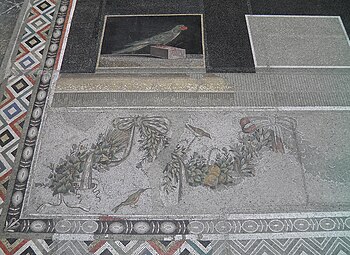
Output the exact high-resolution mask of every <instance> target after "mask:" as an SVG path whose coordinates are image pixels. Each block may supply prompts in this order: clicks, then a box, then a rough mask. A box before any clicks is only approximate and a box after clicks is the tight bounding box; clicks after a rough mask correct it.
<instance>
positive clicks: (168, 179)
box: [162, 128, 274, 194]
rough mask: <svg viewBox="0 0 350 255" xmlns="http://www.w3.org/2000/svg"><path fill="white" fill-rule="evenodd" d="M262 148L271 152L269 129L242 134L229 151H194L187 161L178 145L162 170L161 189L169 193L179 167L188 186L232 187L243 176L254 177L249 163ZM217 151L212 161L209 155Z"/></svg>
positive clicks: (184, 151)
mask: <svg viewBox="0 0 350 255" xmlns="http://www.w3.org/2000/svg"><path fill="white" fill-rule="evenodd" d="M263 148H268V149H270V150H274V132H273V131H272V130H270V129H266V130H265V129H263V128H260V129H256V130H255V131H254V132H251V133H243V134H242V135H241V136H240V137H239V140H238V143H237V144H234V145H232V146H230V147H229V148H225V147H224V148H222V149H221V150H220V149H217V148H214V149H212V150H211V151H210V153H209V155H208V157H204V156H203V155H199V154H198V153H197V152H194V153H193V155H192V156H191V157H190V158H189V160H188V161H187V162H184V160H185V157H186V150H187V148H185V147H184V146H180V145H178V147H177V148H176V149H175V150H174V152H173V153H172V155H171V161H170V162H169V163H168V164H167V165H166V167H165V169H164V171H163V174H164V175H163V183H162V188H163V190H164V191H166V192H167V194H168V193H169V192H172V191H174V190H175V188H176V187H177V185H178V183H179V175H180V173H181V165H182V166H183V167H184V168H185V170H186V179H187V182H188V184H189V185H190V186H194V187H197V186H208V187H210V188H213V189H214V188H217V187H219V186H222V185H224V186H227V185H235V184H238V183H240V182H241V181H242V180H243V178H245V177H252V176H254V175H255V169H254V164H253V160H254V159H255V158H257V157H258V156H259V153H260V152H261V151H262V149H263ZM215 150H216V151H217V153H216V157H215V159H213V160H211V154H212V153H213V152H214V151H215Z"/></svg>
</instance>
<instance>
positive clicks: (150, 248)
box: [0, 237, 350, 255]
mask: <svg viewBox="0 0 350 255" xmlns="http://www.w3.org/2000/svg"><path fill="white" fill-rule="evenodd" d="M0 251H2V252H3V254H6V255H7V254H13V255H27V254H56V255H61V254H67V253H68V254H75V255H86V254H95V255H102V254H103V255H175V254H176V255H189V254H191V255H209V254H211V255H231V254H236V255H254V254H289V255H296V254H298V255H299V254H332V255H341V254H349V253H350V239H349V238H348V237H340V238H339V237H322V238H285V239H254V240H248V241H247V240H239V239H238V240H225V241H196V240H186V241H183V240H181V241H157V240H148V241H136V240H134V241H119V240H115V241H111V240H108V241H107V240H97V241H54V240H52V239H36V240H21V239H3V240H0Z"/></svg>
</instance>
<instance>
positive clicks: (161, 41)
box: [113, 25, 188, 54]
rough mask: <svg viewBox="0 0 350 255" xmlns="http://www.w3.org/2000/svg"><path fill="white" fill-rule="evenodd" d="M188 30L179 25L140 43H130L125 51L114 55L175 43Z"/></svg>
mask: <svg viewBox="0 0 350 255" xmlns="http://www.w3.org/2000/svg"><path fill="white" fill-rule="evenodd" d="M187 29H188V27H186V26H184V25H177V26H175V27H173V28H172V29H171V30H169V31H166V32H163V33H160V34H157V35H154V36H152V37H149V38H146V39H143V40H140V41H135V42H132V43H128V44H126V45H125V46H126V48H125V49H122V50H119V51H116V52H113V53H117V54H126V53H132V52H135V51H138V50H141V49H143V48H145V47H147V46H150V45H166V44H168V43H170V42H171V41H173V40H174V39H175V38H176V37H178V36H179V35H180V33H181V32H182V31H185V30H187Z"/></svg>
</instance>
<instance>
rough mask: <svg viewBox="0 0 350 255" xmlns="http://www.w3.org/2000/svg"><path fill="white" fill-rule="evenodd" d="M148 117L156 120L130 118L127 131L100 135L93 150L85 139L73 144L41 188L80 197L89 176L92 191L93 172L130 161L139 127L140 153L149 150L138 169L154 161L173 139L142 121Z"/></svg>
mask: <svg viewBox="0 0 350 255" xmlns="http://www.w3.org/2000/svg"><path fill="white" fill-rule="evenodd" d="M146 118H147V119H152V117H140V116H137V117H130V118H128V119H129V122H130V123H131V124H130V126H128V127H127V128H125V129H119V128H118V127H117V126H116V125H114V127H113V128H110V129H108V130H107V132H106V133H104V134H103V133H101V134H99V135H98V138H97V141H96V142H95V143H93V144H92V145H91V146H90V148H88V145H83V141H84V140H83V141H81V142H80V143H79V144H78V145H77V144H73V145H72V148H71V149H70V153H69V155H67V156H66V157H65V158H60V159H59V162H58V164H56V165H55V164H53V163H50V165H49V166H48V167H49V169H50V170H51V173H50V174H49V176H48V178H49V184H48V185H41V186H48V187H49V188H50V189H51V190H52V191H53V196H55V195H56V194H63V195H65V194H77V191H78V190H80V189H81V185H82V182H83V180H82V178H83V177H84V175H87V176H88V177H87V179H88V180H89V183H88V184H87V185H88V188H95V186H96V184H95V183H92V182H91V180H92V176H91V175H92V171H93V170H97V171H98V172H105V171H109V169H110V167H111V166H115V165H118V164H120V163H121V162H122V161H123V160H125V159H126V158H127V156H128V155H129V152H130V151H128V150H130V149H131V144H132V142H133V130H134V128H135V127H138V129H139V132H140V138H141V139H140V140H139V143H140V148H139V150H140V151H145V155H144V156H143V158H142V160H141V162H140V163H138V166H140V165H141V164H142V162H144V161H147V162H152V161H153V160H154V159H155V158H156V157H157V155H158V153H159V152H160V151H161V150H162V149H163V148H164V147H166V146H167V145H168V144H169V140H170V138H169V137H167V129H166V131H163V132H161V131H158V130H157V128H153V127H151V126H147V123H146V122H145V123H144V122H142V120H143V119H146ZM124 119H125V118H124ZM164 119H165V118H164ZM164 119H161V118H159V117H156V118H155V119H154V120H153V121H154V122H155V123H157V121H159V120H164ZM138 120H141V121H138ZM165 120H166V119H165ZM114 122H115V121H114ZM163 125H164V124H163ZM165 126H166V125H165ZM120 154H123V155H122V156H121V157H119V158H118V156H117V155H120ZM39 186H40V185H39Z"/></svg>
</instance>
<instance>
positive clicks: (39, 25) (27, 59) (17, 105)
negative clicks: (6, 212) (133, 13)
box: [0, 0, 64, 204]
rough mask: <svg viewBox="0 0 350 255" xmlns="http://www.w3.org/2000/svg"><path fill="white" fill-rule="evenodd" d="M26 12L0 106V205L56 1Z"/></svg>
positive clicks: (37, 0) (41, 0)
mask: <svg viewBox="0 0 350 255" xmlns="http://www.w3.org/2000/svg"><path fill="white" fill-rule="evenodd" d="M29 9H30V11H29V14H28V18H27V23H26V24H25V27H24V32H23V35H22V39H21V43H20V45H19V47H18V51H17V54H16V58H15V61H14V63H13V65H12V70H11V75H10V77H9V78H8V79H7V80H6V81H5V82H6V83H5V84H3V86H4V94H3V97H2V100H1V103H0V123H1V126H0V141H1V142H0V144H1V147H2V149H1V154H0V204H2V203H3V202H4V198H5V195H6V187H7V181H8V177H9V175H10V173H11V171H12V169H13V166H14V161H15V156H16V153H17V148H18V144H19V140H20V138H21V134H22V128H23V125H24V120H25V117H26V115H27V112H28V110H29V104H30V99H31V95H32V92H33V90H34V86H35V85H36V83H37V80H38V78H40V74H41V64H42V62H43V60H44V59H45V57H44V51H45V47H46V46H47V42H48V40H49V32H50V28H51V27H52V26H53V24H52V21H53V17H54V13H55V10H56V1H55V0H34V1H33V2H32V3H31V8H29ZM63 21H64V19H63ZM56 26H57V25H56Z"/></svg>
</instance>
